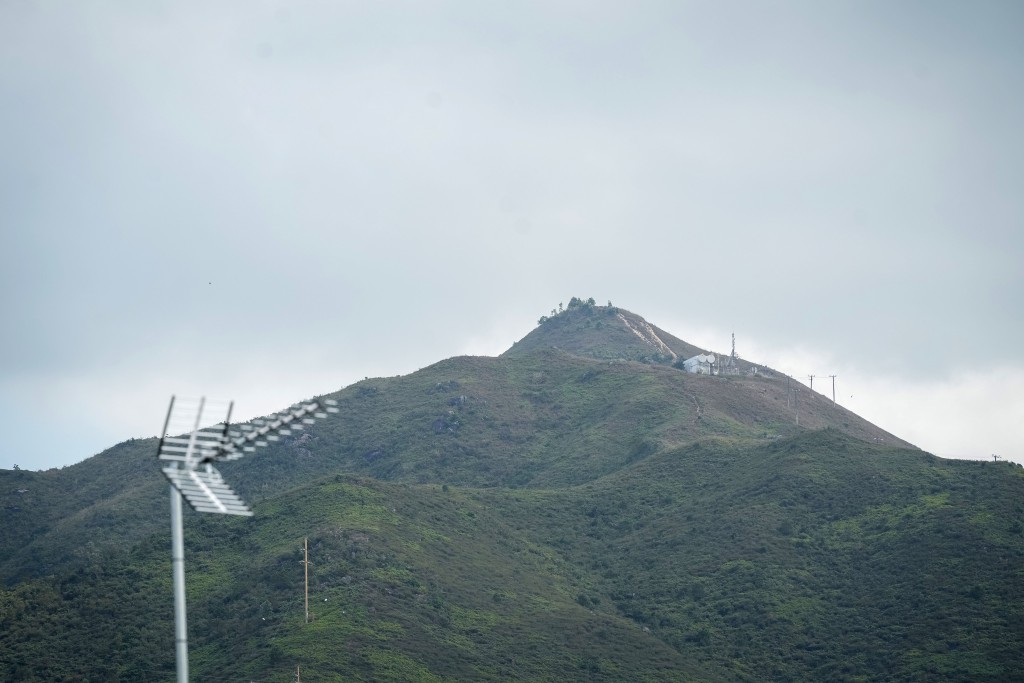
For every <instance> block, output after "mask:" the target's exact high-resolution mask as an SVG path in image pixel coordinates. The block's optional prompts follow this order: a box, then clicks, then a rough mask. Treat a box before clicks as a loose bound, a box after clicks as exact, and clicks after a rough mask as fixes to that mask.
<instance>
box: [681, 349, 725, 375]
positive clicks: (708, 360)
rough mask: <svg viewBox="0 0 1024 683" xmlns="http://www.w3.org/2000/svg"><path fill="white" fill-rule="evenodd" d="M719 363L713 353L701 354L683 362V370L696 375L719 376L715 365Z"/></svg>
mask: <svg viewBox="0 0 1024 683" xmlns="http://www.w3.org/2000/svg"><path fill="white" fill-rule="evenodd" d="M716 363H718V359H717V358H715V354H713V353H707V354H705V353H700V354H697V355H696V356H694V357H693V358H687V359H686V360H684V361H683V370H686V371H687V372H692V373H693V374H695V375H717V374H718V369H717V368H716V367H715V364H716Z"/></svg>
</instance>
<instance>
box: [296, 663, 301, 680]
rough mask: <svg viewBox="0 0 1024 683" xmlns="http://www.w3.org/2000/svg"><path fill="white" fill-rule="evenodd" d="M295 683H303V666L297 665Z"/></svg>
mask: <svg viewBox="0 0 1024 683" xmlns="http://www.w3.org/2000/svg"><path fill="white" fill-rule="evenodd" d="M295 683H302V665H301V664H296V665H295Z"/></svg>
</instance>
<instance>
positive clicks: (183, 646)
mask: <svg viewBox="0 0 1024 683" xmlns="http://www.w3.org/2000/svg"><path fill="white" fill-rule="evenodd" d="M170 488H171V566H172V571H173V574H174V659H175V664H176V665H177V669H178V683H188V627H187V625H186V623H185V540H184V533H183V532H182V524H181V507H182V506H181V494H180V493H179V492H178V489H176V488H175V487H174V486H173V485H172V486H171V487H170Z"/></svg>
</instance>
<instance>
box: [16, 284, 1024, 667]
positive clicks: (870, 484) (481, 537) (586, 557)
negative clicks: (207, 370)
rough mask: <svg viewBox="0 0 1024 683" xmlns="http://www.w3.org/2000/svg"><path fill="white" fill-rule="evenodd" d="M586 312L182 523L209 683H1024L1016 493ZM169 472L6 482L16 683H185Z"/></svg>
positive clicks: (372, 410)
mask: <svg viewBox="0 0 1024 683" xmlns="http://www.w3.org/2000/svg"><path fill="white" fill-rule="evenodd" d="M575 302H576V303H572V302H571V306H570V308H571V310H564V311H563V312H562V314H559V315H554V316H552V317H551V318H549V319H547V320H542V321H541V322H540V323H539V325H538V326H537V327H536V328H535V329H534V330H532V331H531V332H530V333H529V334H527V335H526V336H525V337H524V338H523V339H522V340H519V341H517V342H516V343H515V344H513V346H512V348H510V349H509V350H507V351H506V352H505V353H503V354H501V355H500V356H497V357H482V356H459V357H454V358H449V359H445V360H442V361H439V362H437V363H434V364H431V365H429V366H427V367H425V368H422V369H420V370H418V371H416V372H414V373H410V374H409V375H405V376H402V377H390V378H374V379H366V380H363V381H361V382H357V383H355V384H353V385H351V386H348V387H345V388H344V389H342V390H340V391H338V392H335V393H332V394H330V395H329V396H330V397H331V398H334V399H336V400H337V401H338V407H339V409H340V413H339V414H338V415H337V416H336V417H334V418H332V419H330V420H325V421H321V422H318V423H317V424H315V425H311V426H310V428H309V429H308V430H305V431H304V432H303V433H302V434H301V435H295V436H291V437H286V438H283V439H282V440H281V441H280V442H279V443H277V444H276V445H272V446H271V447H269V448H267V449H263V450H262V451H260V452H258V453H257V454H253V455H251V456H248V457H246V458H244V459H243V460H241V461H238V462H233V463H224V464H223V466H219V468H220V469H221V471H222V472H223V473H224V476H225V478H226V480H227V481H229V482H231V484H232V486H233V487H234V488H235V489H236V490H237V491H238V492H239V493H240V494H241V495H242V496H243V497H244V498H245V499H246V500H247V501H249V502H250V503H251V504H252V506H253V509H254V511H255V516H254V517H253V518H248V519H224V518H220V517H213V516H210V515H199V514H195V513H193V512H191V511H189V512H187V514H186V519H185V529H186V563H187V571H186V575H187V583H188V588H189V610H190V616H189V619H190V625H191V629H192V634H191V638H192V640H193V643H192V648H193V666H194V671H195V672H196V675H197V676H199V677H201V678H204V679H209V680H236V679H237V680H259V679H268V678H278V679H279V678H282V677H288V676H290V675H291V674H292V673H294V666H295V664H296V663H302V671H303V678H308V680H311V681H314V682H315V681H318V680H323V681H328V680H329V681H338V680H342V679H344V680H367V681H369V680H374V681H449V680H531V681H553V680H594V681H618V680H638V681H640V680H650V681H673V680H681V681H690V680H693V681H705V680H707V681H716V680H720V681H756V680H778V681H782V680H849V681H855V680H879V681H887V680H891V681H914V680H951V681H968V680H970V681H998V680H1010V679H1014V678H1017V677H1019V676H1020V675H1022V674H1024V669H1022V666H1021V664H1020V662H1021V661H1022V660H1021V658H1020V657H1019V653H1020V652H1024V617H1022V616H1021V615H1020V614H1018V610H1016V609H1015V607H1014V606H1015V605H1017V604H1019V603H1020V600H1021V599H1024V593H1022V589H1021V588H1019V586H1021V585H1024V584H1022V582H1020V581H1019V578H1020V573H1021V572H1020V567H1021V566H1024V506H1022V505H1021V503H1020V502H1019V501H1020V500H1022V499H1024V470H1022V469H1021V468H1019V467H1016V466H1013V465H1012V464H1010V463H983V462H966V461H964V462H961V461H949V460H942V459H939V458H936V457H935V456H933V455H930V454H927V453H925V452H923V451H920V450H918V449H916V448H914V447H913V446H912V445H910V444H907V443H906V442H903V441H901V440H899V439H898V438H897V437H895V436H893V435H891V434H888V433H887V432H885V431H884V430H881V429H879V428H878V427H877V426H875V425H872V424H871V423H870V422H868V421H866V420H863V419H862V418H860V417H858V416H856V415H855V414H853V413H852V412H850V411H847V410H846V409H844V408H842V406H836V405H834V404H833V403H832V401H830V400H828V399H827V398H825V397H824V396H821V395H820V394H816V393H814V392H811V391H810V390H808V389H807V388H806V387H803V386H801V385H797V386H796V387H794V386H792V385H788V384H787V382H786V381H785V378H784V377H782V376H778V375H777V373H773V372H772V371H771V370H770V369H764V371H763V372H759V373H757V374H755V373H754V372H753V369H754V368H755V367H757V368H761V369H763V366H754V364H752V363H748V364H745V365H742V366H740V368H739V373H738V374H734V375H725V374H723V375H718V376H707V375H696V374H690V373H687V372H684V371H683V370H682V369H680V368H679V367H677V365H678V361H679V360H680V358H682V357H684V356H686V354H690V353H691V352H696V353H703V352H704V351H705V350H703V349H698V348H697V347H694V346H692V345H689V344H687V343H686V342H684V341H682V340H681V339H679V338H677V337H674V336H672V335H670V334H669V333H667V332H664V331H662V330H660V329H659V328H657V327H656V326H654V325H651V324H650V323H647V322H646V321H645V320H643V318H641V317H640V316H638V315H636V314H633V313H631V312H629V311H623V310H621V309H615V310H614V311H609V310H604V309H606V308H610V307H598V306H596V305H593V304H590V303H589V301H588V302H584V301H582V300H578V299H576V300H575ZM588 308H589V310H587V309H588ZM620 315H621V317H620ZM598 322H600V323H601V325H600V326H598V324H597V323H598ZM665 348H668V349H669V350H670V351H671V352H672V353H671V354H670V353H666V352H665ZM696 353H694V355H696ZM672 354H675V357H674V358H673V355H672ZM744 362H745V361H744ZM797 411H799V422H800V424H799V426H798V425H797V424H796V415H797ZM155 451H156V440H155V439H144V440H129V441H126V442H122V443H121V444H117V445H116V446H113V447H111V448H110V449H107V450H106V451H104V452H102V453H100V454H98V455H96V456H94V457H92V458H89V459H88V460H86V461H84V462H83V463H79V464H78V465H74V466H71V467H69V468H64V469H62V470H48V471H46V472H26V471H0V529H2V530H3V533H2V534H0V558H2V559H0V578H2V582H0V653H3V654H0V678H3V679H5V680H8V679H9V680H25V681H31V680H62V679H73V678H74V676H76V675H77V676H79V677H80V678H81V679H82V680H132V681H138V680H154V681H164V680H167V681H169V680H171V679H172V678H173V655H172V653H173V639H172V635H173V623H172V616H173V615H172V614H171V610H170V605H171V603H170V592H169V590H170V589H169V574H170V573H169V543H170V540H169V529H168V523H167V498H166V496H167V483H166V481H165V480H164V479H163V477H162V476H161V475H160V474H159V468H158V465H157V462H156V460H155ZM303 537H308V538H309V539H310V548H311V549H312V552H313V564H312V565H311V586H310V590H311V598H312V599H313V603H314V606H313V607H312V611H313V613H314V616H315V619H314V621H313V622H312V623H311V624H305V623H304V619H303V609H302V603H301V596H302V578H301V577H302V569H301V564H300V562H299V560H301V559H302V557H301V553H300V552H299V550H298V548H300V547H301V545H302V544H301V539H302V538H303ZM118 596H123V598H119V597H118ZM83 672H84V673H83Z"/></svg>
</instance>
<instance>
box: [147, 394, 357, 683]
mask: <svg viewBox="0 0 1024 683" xmlns="http://www.w3.org/2000/svg"><path fill="white" fill-rule="evenodd" d="M210 403H211V404H213V406H214V408H216V411H215V412H214V415H215V416H217V415H218V413H219V414H221V415H223V416H224V417H223V420H222V421H220V422H218V423H217V424H215V425H214V426H212V427H202V426H201V425H202V424H203V419H204V418H203V412H204V410H207V409H208V408H211V405H208V404H207V401H206V399H205V398H200V399H199V400H198V401H187V400H183V401H178V402H177V404H175V400H174V397H173V396H172V397H171V405H170V407H169V408H168V409H167V419H166V420H165V421H164V430H163V431H162V432H161V433H160V445H159V446H157V458H158V459H159V460H161V461H162V462H163V463H164V467H163V468H162V470H161V471H162V472H163V474H164V476H165V477H167V480H168V481H169V482H170V483H171V567H172V574H173V585H174V653H175V665H176V668H177V673H178V683H188V627H187V624H186V613H185V542H184V531H183V529H182V504H181V499H182V498H184V499H185V500H187V501H188V504H189V505H191V506H192V509H193V510H195V511H196V512H211V513H215V514H221V515H241V516H244V517H251V516H252V510H250V509H249V506H247V505H246V504H245V501H243V500H242V499H241V498H239V497H238V494H236V493H235V492H234V491H232V490H231V488H230V487H229V486H228V485H227V483H226V482H225V481H224V478H223V477H221V476H220V472H218V471H217V470H215V469H214V468H213V463H214V462H220V461H226V460H238V459H239V458H241V457H242V456H243V455H245V454H246V453H251V452H252V451H254V450H256V447H257V446H266V445H267V442H268V441H277V440H278V438H279V437H278V435H285V436H286V435H289V434H291V433H292V430H296V429H304V428H305V425H309V424H313V423H314V422H316V419H314V418H324V417H327V413H336V412H338V409H337V408H335V407H334V406H335V405H337V403H336V402H335V401H331V400H324V401H310V402H309V403H302V404H299V405H296V406H294V407H292V408H291V409H290V410H289V411H287V412H283V413H277V414H274V415H271V416H270V417H267V418H263V419H259V420H253V421H252V422H251V423H249V424H240V425H232V424H231V408H232V406H233V405H234V403H233V402H229V403H227V405H226V407H225V404H224V403H223V402H221V403H219V404H214V402H212V401H211V402H210ZM220 410H224V412H223V413H220ZM207 419H209V418H207ZM180 434H184V435H183V436H175V435H180Z"/></svg>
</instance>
